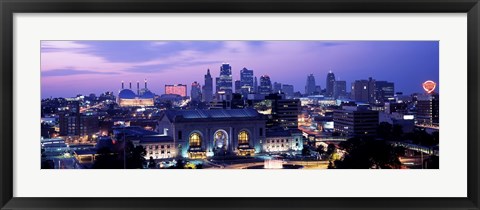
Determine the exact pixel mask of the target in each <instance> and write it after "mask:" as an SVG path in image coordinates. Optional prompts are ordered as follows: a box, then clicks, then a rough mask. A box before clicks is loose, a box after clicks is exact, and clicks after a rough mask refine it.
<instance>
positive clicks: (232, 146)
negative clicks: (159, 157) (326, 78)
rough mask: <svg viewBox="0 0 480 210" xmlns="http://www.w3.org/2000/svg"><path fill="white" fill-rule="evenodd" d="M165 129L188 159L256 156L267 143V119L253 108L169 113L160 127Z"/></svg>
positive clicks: (161, 120)
mask: <svg viewBox="0 0 480 210" xmlns="http://www.w3.org/2000/svg"><path fill="white" fill-rule="evenodd" d="M163 130H166V131H167V135H168V136H172V137H173V140H174V142H175V145H176V146H177V149H178V152H179V155H181V156H182V157H185V158H192V159H204V158H206V157H208V156H218V155H228V154H229V155H232V154H235V155H239V156H253V155H254V154H255V153H258V152H260V151H261V144H262V142H264V141H265V118H264V117H263V116H262V115H260V114H259V113H258V112H257V111H255V110H253V109H231V110H224V109H211V110H167V111H165V112H164V115H163V116H162V117H161V118H160V120H159V123H158V126H157V131H163Z"/></svg>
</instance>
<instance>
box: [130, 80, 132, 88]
mask: <svg viewBox="0 0 480 210" xmlns="http://www.w3.org/2000/svg"><path fill="white" fill-rule="evenodd" d="M131 89H132V81H130V90H131Z"/></svg>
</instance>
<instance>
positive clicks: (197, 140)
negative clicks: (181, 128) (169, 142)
mask: <svg viewBox="0 0 480 210" xmlns="http://www.w3.org/2000/svg"><path fill="white" fill-rule="evenodd" d="M201 141H202V138H201V137H200V134H199V133H192V134H191V135H190V147H199V146H200V144H201Z"/></svg>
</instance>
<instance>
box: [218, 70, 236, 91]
mask: <svg viewBox="0 0 480 210" xmlns="http://www.w3.org/2000/svg"><path fill="white" fill-rule="evenodd" d="M216 82H217V93H218V92H219V91H222V92H223V91H224V92H225V94H232V86H233V84H232V67H231V66H230V64H228V63H223V64H222V66H220V76H219V77H217V80H216Z"/></svg>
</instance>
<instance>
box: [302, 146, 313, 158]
mask: <svg viewBox="0 0 480 210" xmlns="http://www.w3.org/2000/svg"><path fill="white" fill-rule="evenodd" d="M310 155H311V153H310V149H309V148H308V147H306V146H304V147H303V149H302V156H310Z"/></svg>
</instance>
